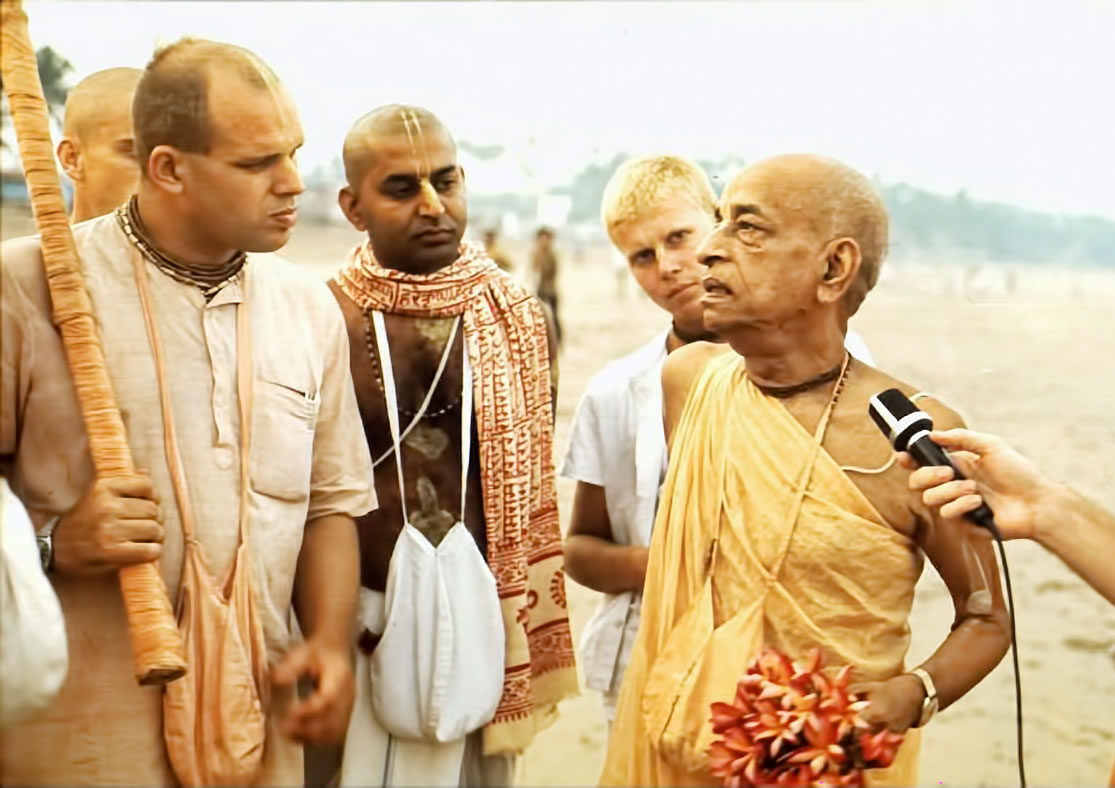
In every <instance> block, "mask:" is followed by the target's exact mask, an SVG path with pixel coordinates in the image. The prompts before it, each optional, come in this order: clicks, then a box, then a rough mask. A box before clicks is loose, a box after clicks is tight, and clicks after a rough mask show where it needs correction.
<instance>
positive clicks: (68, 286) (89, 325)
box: [0, 0, 186, 684]
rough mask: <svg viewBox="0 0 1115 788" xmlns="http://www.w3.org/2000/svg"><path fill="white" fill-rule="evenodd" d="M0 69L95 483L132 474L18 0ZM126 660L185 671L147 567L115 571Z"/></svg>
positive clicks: (158, 584)
mask: <svg viewBox="0 0 1115 788" xmlns="http://www.w3.org/2000/svg"><path fill="white" fill-rule="evenodd" d="M0 70H2V72H3V76H4V90H5V91H6V92H7V94H8V104H9V106H10V108H11V112H12V123H13V124H14V126H15V130H16V137H17V138H18V140H19V154H20V158H21V159H22V160H23V169H24V173H25V177H26V179H27V187H28V189H29V191H30V194H31V208H32V210H33V211H34V214H35V222H36V224H37V225H38V227H39V233H40V235H41V237H42V253H43V267H44V268H45V269H46V277H47V283H48V285H49V287H50V299H51V301H52V302H53V304H54V322H55V325H57V326H58V329H59V331H60V332H61V334H62V344H63V346H64V347H65V348H66V358H67V360H68V361H69V366H70V373H71V375H72V376H73V379H74V387H75V388H76V389H77V395H78V401H79V402H80V403H81V412H82V415H83V416H84V418H85V428H86V431H87V432H88V433H89V448H90V452H91V453H92V455H93V466H94V468H95V470H96V473H97V476H98V477H101V478H106V477H108V478H111V477H113V476H123V475H127V474H131V473H134V472H135V466H134V465H133V463H132V455H131V451H130V450H129V448H128V442H127V436H126V434H125V431H124V423H123V421H122V420H121V418H120V411H119V410H118V409H117V407H116V400H115V397H114V396H113V393H112V382H111V381H110V380H109V377H108V370H107V369H106V366H105V358H104V351H103V350H102V349H101V346H100V338H99V335H98V333H97V326H96V323H95V322H94V319H93V309H92V305H91V304H90V302H89V296H88V294H87V293H86V292H85V285H84V280H83V278H82V269H81V262H80V261H79V260H78V256H77V247H76V246H75V245H74V237H73V233H72V232H71V230H70V222H69V219H68V218H67V217H66V206H65V202H64V201H63V199H62V188H61V184H60V183H59V180H58V171H57V169H55V164H54V150H53V148H52V145H51V139H50V123H49V120H48V118H47V110H46V101H45V99H44V98H43V88H42V85H41V84H40V82H39V71H38V67H37V64H36V62H35V51H34V49H33V48H32V46H31V37H30V35H29V33H28V31H27V14H25V13H24V11H23V8H22V3H21V2H20V0H0ZM120 590H121V592H122V594H123V597H124V607H125V609H126V611H127V616H128V629H129V632H130V634H131V640H132V657H133V664H134V666H135V674H136V679H137V680H138V681H139V683H140V684H165V683H166V682H168V681H173V680H174V679H176V678H179V677H180V676H182V675H183V674H184V673H185V672H186V657H185V650H184V648H183V645H182V637H181V635H180V634H179V632H178V626H177V624H176V622H175V619H174V614H173V612H172V611H171V607H170V598H169V597H168V596H167V591H166V585H165V584H164V583H163V580H162V577H161V576H160V575H159V569H158V567H157V566H156V565H155V564H154V563H144V564H134V565H132V566H127V567H124V568H122V569H121V570H120Z"/></svg>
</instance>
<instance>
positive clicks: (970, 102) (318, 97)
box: [25, 0, 1115, 217]
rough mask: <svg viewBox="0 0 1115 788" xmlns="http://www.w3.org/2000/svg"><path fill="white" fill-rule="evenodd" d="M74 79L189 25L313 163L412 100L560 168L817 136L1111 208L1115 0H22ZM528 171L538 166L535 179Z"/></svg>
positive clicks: (492, 180) (499, 182) (974, 183)
mask: <svg viewBox="0 0 1115 788" xmlns="http://www.w3.org/2000/svg"><path fill="white" fill-rule="evenodd" d="M25 5H26V7H27V10H28V15H29V17H30V20H31V35H32V38H33V40H34V42H35V45H36V46H43V45H50V46H51V47H53V48H55V49H57V50H58V51H59V52H60V53H61V54H63V55H64V56H65V57H67V58H69V60H70V61H71V62H72V63H73V64H74V66H75V67H76V68H77V70H78V72H79V73H78V76H82V75H84V74H87V73H89V72H92V71H95V70H98V69H101V68H107V67H109V66H117V65H136V66H142V65H143V64H144V62H145V61H146V60H147V58H148V57H149V56H150V54H151V51H152V49H153V47H154V46H155V44H156V43H161V42H166V41H171V40H174V39H176V38H178V37H179V36H182V35H186V34H192V35H200V36H206V37H210V38H216V39H219V40H225V41H230V42H234V43H237V44H241V45H243V46H246V47H248V48H249V49H252V50H254V51H255V52H257V53H259V54H260V55H261V56H262V57H263V58H264V59H265V60H267V61H268V62H269V63H270V64H271V65H272V66H273V67H274V69H275V70H276V71H277V72H278V73H279V76H280V77H281V78H282V79H283V80H284V81H285V82H286V83H287V85H288V86H289V87H290V88H291V90H292V92H293V94H294V96H295V99H296V101H297V102H298V105H299V108H300V111H301V114H302V122H303V125H304V127H305V130H306V148H305V150H304V154H303V157H302V162H303V166H304V168H306V169H307V170H309V169H311V168H312V167H313V166H314V165H316V164H319V163H321V162H322V161H324V160H328V159H330V158H332V157H333V156H335V155H336V154H337V153H338V152H339V151H340V146H341V140H342V139H343V137H344V134H345V131H346V130H347V127H348V126H349V124H350V123H351V122H352V121H353V120H354V119H355V118H356V117H357V116H359V115H360V114H362V113H363V112H364V111H366V110H368V109H371V108H372V107H374V106H377V105H380V104H384V103H388V102H393V101H399V102H407V103H415V104H421V105H424V106H427V107H429V108H430V109H432V110H433V111H434V112H436V113H438V114H439V115H440V116H441V117H442V118H443V119H444V120H445V121H446V122H447V123H448V124H449V126H450V128H451V129H452V130H453V131H454V133H455V134H456V135H457V137H458V138H464V139H467V140H469V141H472V142H476V143H488V144H492V143H495V144H501V145H504V146H506V147H507V148H508V149H509V150H511V151H513V152H514V153H515V156H516V158H517V160H518V161H519V162H520V164H521V165H522V166H523V167H529V168H530V175H529V176H524V175H522V174H521V172H520V170H519V168H518V167H516V166H514V165H513V163H507V164H505V165H504V166H502V167H494V166H488V167H481V168H479V169H478V170H474V171H473V172H472V173H471V174H470V181H471V188H473V189H474V190H479V191H485V192H489V191H500V190H504V189H530V188H536V187H538V185H539V184H541V185H542V186H544V185H546V184H547V183H551V184H552V183H555V182H561V181H562V180H564V179H565V178H567V177H568V175H569V174H570V173H571V172H574V171H576V170H577V169H579V168H580V167H581V166H583V165H584V164H585V162H586V161H587V160H588V159H590V158H592V159H595V160H598V161H599V160H604V159H606V158H610V156H611V155H612V154H614V153H615V152H618V151H628V152H642V151H663V150H664V151H677V152H682V153H687V154H689V155H692V156H695V157H708V158H719V157H721V156H724V155H727V154H735V155H738V156H741V157H744V158H746V159H755V158H757V157H761V156H764V155H767V154H771V153H777V152H784V151H791V150H808V151H814V152H819V153H826V154H829V155H833V156H836V157H839V158H842V159H844V160H846V161H848V162H849V163H850V164H853V165H854V166H857V167H859V168H861V169H863V170H865V171H867V172H869V173H871V174H877V175H879V176H881V177H882V178H883V179H885V180H887V181H898V180H906V181H909V182H912V183H914V184H917V185H919V186H922V187H925V188H928V189H932V190H935V191H942V192H953V191H955V190H957V189H960V188H967V189H968V190H969V193H970V194H971V195H972V196H974V197H977V198H987V199H994V200H1001V201H1006V202H1012V203H1015V204H1019V205H1025V206H1030V207H1035V208H1039V209H1043V210H1049V211H1060V212H1086V213H1094V214H1102V215H1106V216H1110V217H1115V196H1113V195H1112V187H1111V180H1112V177H1113V176H1115V146H1113V140H1115V46H1113V45H1112V40H1113V37H1115V3H1110V2H1106V3H1101V2H1091V3H1087V2H1072V1H1071V0H1049V2H1040V3H1035V2H1026V1H1025V0H1015V2H1002V3H999V2H964V3H948V2H935V3H900V2H890V3H845V2H824V3H796V2H780V3H773V2H771V3H756V2H747V3H744V2H739V3H724V2H722V3H696V2H686V3H682V2H660V3H639V2H619V3H602V2H600V3H598V2H580V3H577V2H565V3H541V2H538V3H534V2H515V3H507V2H488V3H472V2H441V3H419V2H406V3H394V2H371V3H324V2H315V3H299V2H249V3H223V2H204V3H187V2H170V3H166V2H149V3H145V2H115V3H92V2H61V1H56V0H55V1H52V0H30V1H29V2H25ZM524 178H527V179H524Z"/></svg>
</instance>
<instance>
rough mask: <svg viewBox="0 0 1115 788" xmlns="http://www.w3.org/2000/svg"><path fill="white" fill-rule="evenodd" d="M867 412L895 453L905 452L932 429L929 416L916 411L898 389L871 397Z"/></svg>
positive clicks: (931, 420) (914, 406) (923, 412)
mask: <svg viewBox="0 0 1115 788" xmlns="http://www.w3.org/2000/svg"><path fill="white" fill-rule="evenodd" d="M868 411H869V412H870V414H871V419H872V420H873V421H874V422H875V425H876V426H877V427H878V428H879V430H880V431H881V432H882V433H883V434H884V435H886V436H887V440H888V441H890V444H891V446H893V447H894V449H895V451H906V449H907V448H908V447H909V445H910V443H912V442H913V441H915V440H917V439H918V438H920V437H921V436H922V435H923V434H924V433H927V432H929V431H930V430H932V429H933V419H931V418H930V417H929V414H928V413H926V412H925V411H921V410H918V408H917V406H916V405H914V403H913V402H911V401H910V398H909V397H907V396H906V395H905V394H903V393H902V392H901V391H899V390H898V389H887V390H886V391H883V392H880V393H878V394H876V395H875V396H873V397H872V398H871V401H870V403H869V404H868Z"/></svg>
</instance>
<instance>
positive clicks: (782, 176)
mask: <svg viewBox="0 0 1115 788" xmlns="http://www.w3.org/2000/svg"><path fill="white" fill-rule="evenodd" d="M810 191H811V188H810V185H809V184H808V183H807V182H806V181H805V180H804V179H802V178H801V177H799V174H798V173H796V172H794V171H792V170H790V169H788V168H785V167H773V166H763V165H761V164H760V165H753V166H751V167H748V168H747V169H745V170H743V171H742V172H740V173H739V174H738V175H736V177H734V178H733V179H732V180H731V181H730V182H729V183H728V185H727V186H725V187H724V193H723V194H722V195H721V197H720V215H721V218H722V219H726V220H731V219H732V218H734V217H735V216H737V215H739V214H742V213H749V214H753V215H756V216H761V217H764V218H766V219H768V220H770V221H772V222H792V221H795V220H798V219H800V220H805V221H809V220H810V213H811V205H812V200H811V199H810Z"/></svg>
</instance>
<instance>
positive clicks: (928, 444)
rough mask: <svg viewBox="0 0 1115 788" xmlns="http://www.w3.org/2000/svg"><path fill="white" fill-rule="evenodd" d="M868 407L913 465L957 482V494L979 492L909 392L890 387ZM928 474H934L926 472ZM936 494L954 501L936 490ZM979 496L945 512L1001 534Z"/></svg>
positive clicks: (895, 445)
mask: <svg viewBox="0 0 1115 788" xmlns="http://www.w3.org/2000/svg"><path fill="white" fill-rule="evenodd" d="M868 409H869V412H870V413H871V418H872V420H873V421H874V422H875V424H876V426H878V427H879V429H880V430H881V431H882V433H883V434H884V435H886V436H887V440H889V441H890V444H891V446H893V447H894V450H895V451H897V452H901V453H905V454H906V455H907V456H908V458H909V459H908V462H909V463H910V465H913V466H914V467H918V466H925V467H926V469H927V470H928V471H930V472H931V474H932V476H933V478H934V479H936V480H937V483H940V481H948V482H949V484H952V485H953V487H952V488H950V490H951V492H952V494H953V495H954V496H955V497H960V496H967V495H968V494H969V493H971V494H973V495H975V493H976V490H975V488H974V487H973V486H972V485H971V483H970V482H969V481H967V480H965V479H964V475H963V474H962V473H961V471H960V469H959V468H958V467H957V466H956V464H955V463H954V462H953V461H952V459H951V458H950V457H949V455H948V453H947V452H946V451H945V450H944V449H942V448H941V447H940V446H939V445H937V443H935V442H934V441H933V437H932V433H933V419H931V418H930V417H929V414H928V413H926V412H925V411H921V410H918V408H917V406H916V405H914V403H913V402H911V401H910V399H909V398H908V397H907V396H906V395H905V394H903V393H902V392H901V391H899V390H898V389H887V390H886V391H883V392H880V393H879V394H876V395H875V396H873V397H872V398H871V400H870V403H869V405H868ZM907 467H909V466H907ZM928 475H930V474H926V476H928ZM949 480H952V481H949ZM934 498H935V499H936V498H942V499H943V500H949V501H951V499H949V498H946V497H944V496H939V495H936V494H935V495H934ZM978 498H979V496H978V495H977V496H976V497H975V498H968V499H967V500H966V501H965V505H964V506H959V505H958V506H954V507H953V510H954V511H956V512H957V514H949V513H946V512H944V511H942V512H941V514H942V515H944V516H946V517H955V516H958V515H966V516H967V517H968V519H970V520H972V521H973V522H975V523H976V524H978V525H981V526H983V527H984V528H987V529H988V530H990V531H991V532H992V533H993V534H996V535H997V532H996V522H995V520H994V515H993V514H992V511H991V509H990V508H989V507H988V506H987V504H986V503H985V502H984V501H982V500H978Z"/></svg>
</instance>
